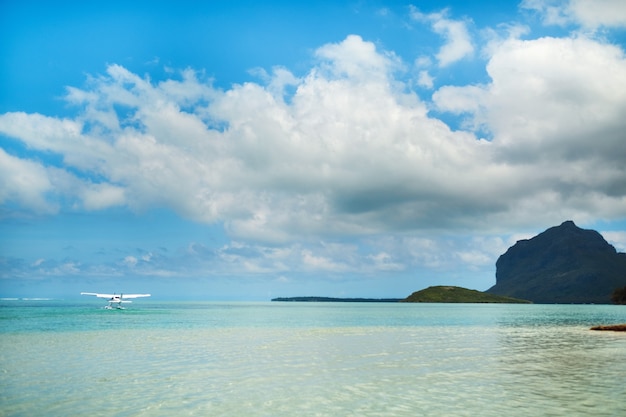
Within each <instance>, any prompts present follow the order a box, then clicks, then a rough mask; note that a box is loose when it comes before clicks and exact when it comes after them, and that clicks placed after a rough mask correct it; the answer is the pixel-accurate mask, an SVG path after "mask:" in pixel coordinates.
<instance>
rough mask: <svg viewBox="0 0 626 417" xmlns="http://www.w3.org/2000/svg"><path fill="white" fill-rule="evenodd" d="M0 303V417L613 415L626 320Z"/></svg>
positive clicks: (253, 306) (417, 308) (568, 311)
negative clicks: (612, 327) (613, 327)
mask: <svg viewBox="0 0 626 417" xmlns="http://www.w3.org/2000/svg"><path fill="white" fill-rule="evenodd" d="M100 307H101V305H100V304H98V303H82V304H78V303H74V304H73V303H67V302H61V301H33V302H26V301H3V302H0V415H2V416H70V415H72V416H83V415H85V416H87V415H89V416H187V415H189V416H294V415H297V416H419V415H424V416H478V415H480V416H502V415H507V416H528V415H538V416H587V415H589V416H620V417H621V416H624V415H626V400H625V398H626V334H623V333H612V332H593V331H589V330H588V329H589V327H590V326H592V325H596V324H610V323H626V308H624V307H620V306H590V305H567V306H563V305H467V304H461V305H453V304H369V303H367V304H354V303H345V304H344V303H163V304H159V303H155V302H154V301H150V302H141V303H140V302H137V303H133V305H132V307H131V308H129V309H127V310H123V311H110V310H104V309H102V308H100Z"/></svg>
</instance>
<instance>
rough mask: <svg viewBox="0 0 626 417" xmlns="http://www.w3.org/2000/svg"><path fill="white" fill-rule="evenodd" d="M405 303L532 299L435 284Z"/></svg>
mask: <svg viewBox="0 0 626 417" xmlns="http://www.w3.org/2000/svg"><path fill="white" fill-rule="evenodd" d="M401 302H403V303H510V304H530V301H526V300H520V299H517V298H512V297H504V296H500V295H494V294H488V293H485V292H482V291H477V290H470V289H467V288H461V287H454V286H446V285H440V286H434V287H428V288H426V289H423V290H421V291H416V292H414V293H413V294H411V295H409V296H408V297H407V298H405V299H404V300H402V301H401Z"/></svg>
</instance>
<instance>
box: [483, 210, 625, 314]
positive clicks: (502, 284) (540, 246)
mask: <svg viewBox="0 0 626 417" xmlns="http://www.w3.org/2000/svg"><path fill="white" fill-rule="evenodd" d="M624 286H626V254H624V253H618V252H617V251H616V250H615V248H614V247H613V246H612V245H610V244H609V243H607V242H606V240H604V238H603V237H602V235H600V233H598V232H596V231H595V230H586V229H581V228H579V227H578V226H576V225H575V224H574V222H572V221H566V222H564V223H562V224H561V225H560V226H555V227H551V228H550V229H548V230H546V231H545V232H543V233H540V234H539V235H537V236H535V237H533V238H532V239H528V240H520V241H518V242H517V243H516V244H515V245H513V246H512V247H510V248H509V249H508V250H507V251H506V253H504V254H503V255H502V256H500V258H498V261H497V262H496V285H494V286H493V287H491V288H490V289H488V290H487V292H488V293H491V294H497V295H504V296H508V297H514V298H521V299H524V300H530V301H532V302H534V303H597V304H609V303H611V295H612V294H613V292H614V291H615V290H616V289H617V288H621V287H624Z"/></svg>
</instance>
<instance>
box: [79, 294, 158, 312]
mask: <svg viewBox="0 0 626 417" xmlns="http://www.w3.org/2000/svg"><path fill="white" fill-rule="evenodd" d="M80 295H95V296H96V297H98V298H108V299H109V305H107V306H105V307H104V308H106V309H108V310H112V309H114V308H115V309H118V310H124V307H122V303H132V301H130V300H126V298H139V297H150V294H100V293H97V292H81V293H80Z"/></svg>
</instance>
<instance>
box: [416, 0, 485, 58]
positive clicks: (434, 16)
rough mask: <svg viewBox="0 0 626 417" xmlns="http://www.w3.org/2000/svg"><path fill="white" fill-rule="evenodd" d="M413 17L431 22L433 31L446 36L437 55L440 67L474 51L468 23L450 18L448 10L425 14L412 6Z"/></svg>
mask: <svg viewBox="0 0 626 417" xmlns="http://www.w3.org/2000/svg"><path fill="white" fill-rule="evenodd" d="M411 17H412V18H413V19H414V20H417V21H422V22H428V23H430V25H431V27H432V29H433V31H434V32H435V33H437V34H438V35H441V36H442V37H443V38H444V40H445V43H444V45H443V46H442V47H441V49H440V50H439V52H437V54H436V56H435V57H436V58H437V62H438V63H439V66H440V67H446V66H448V65H450V64H452V63H454V62H457V61H459V60H461V59H463V58H465V57H467V56H470V55H471V54H473V53H474V45H473V44H472V39H471V36H470V34H469V31H468V29H467V23H466V22H465V21H462V20H452V19H449V18H448V10H443V11H441V12H438V13H428V14H425V13H422V12H421V11H419V9H417V8H415V7H413V6H412V7H411Z"/></svg>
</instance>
